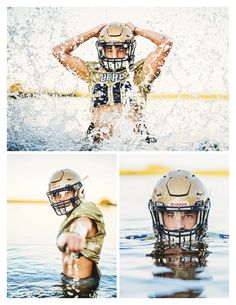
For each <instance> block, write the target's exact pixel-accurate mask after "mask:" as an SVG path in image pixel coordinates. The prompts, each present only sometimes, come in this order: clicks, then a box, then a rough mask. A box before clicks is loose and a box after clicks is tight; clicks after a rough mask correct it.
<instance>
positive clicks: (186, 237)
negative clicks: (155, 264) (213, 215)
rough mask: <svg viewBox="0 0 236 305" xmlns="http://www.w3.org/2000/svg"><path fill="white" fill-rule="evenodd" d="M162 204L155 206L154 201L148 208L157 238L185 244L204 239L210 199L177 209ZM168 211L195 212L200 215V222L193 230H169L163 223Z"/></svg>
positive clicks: (150, 202)
mask: <svg viewBox="0 0 236 305" xmlns="http://www.w3.org/2000/svg"><path fill="white" fill-rule="evenodd" d="M161 204H162V203H158V204H154V203H153V201H152V200H150V201H149V204H148V207H149V211H150V213H151V217H152V222H153V230H154V234H155V236H156V237H157V238H158V239H160V240H163V239H164V240H167V241H168V242H170V243H171V242H175V243H184V242H190V243H191V242H192V241H196V240H197V241H199V240H200V239H201V238H202V237H204V235H205V232H206V230H207V224H208V215H209V210H210V199H209V198H208V199H207V200H206V201H198V202H196V203H195V205H194V206H188V207H176V206H171V207H169V206H168V207H167V206H164V205H163V204H162V205H161ZM167 211H177V212H180V211H181V212H182V211H193V212H197V213H198V220H197V224H196V225H195V227H194V228H193V229H191V230H169V229H167V228H165V227H164V224H163V221H162V217H163V216H162V214H163V212H167Z"/></svg>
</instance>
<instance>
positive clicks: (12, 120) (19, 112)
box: [8, 95, 228, 151]
mask: <svg viewBox="0 0 236 305" xmlns="http://www.w3.org/2000/svg"><path fill="white" fill-rule="evenodd" d="M144 121H145V124H146V126H147V128H148V130H149V132H150V134H151V136H154V137H156V138H157V139H158V141H157V143H150V144H148V143H147V142H145V137H144V136H140V135H136V134H134V133H133V131H132V128H133V125H132V124H131V123H130V122H129V121H128V120H127V119H125V118H124V117H122V118H121V119H119V120H118V121H117V122H116V125H115V128H114V134H113V137H112V139H110V140H105V141H104V142H103V143H101V144H99V145H92V146H91V145H89V146H88V149H93V150H114V151H115V150H120V151H123V150H124V151H125V150H130V151H132V150H227V149H228V103H227V102H225V101H222V100H216V101H207V100H201V101H185V100H174V101H173V100H148V102H147V106H146V108H145V111H144ZM90 122H91V114H90V112H89V99H88V98H72V97H49V96H47V95H42V96H39V97H37V98H22V99H12V98H10V99H9V104H8V150H32V151H35V150H37V151H41V150H48V151H50V150H58V151H65V150H72V151H76V150H84V149H85V150H86V145H87V141H86V140H85V136H86V130H87V128H88V126H89V124H90ZM84 147H85V148H84Z"/></svg>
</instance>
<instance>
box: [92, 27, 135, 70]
mask: <svg viewBox="0 0 236 305" xmlns="http://www.w3.org/2000/svg"><path fill="white" fill-rule="evenodd" d="M106 47H116V48H123V49H125V50H126V55H125V56H124V57H122V58H118V57H117V58H110V57H107V56H106V52H105V48H106ZM135 47H136V41H135V40H134V34H133V32H132V31H131V30H130V28H129V27H128V26H126V25H125V24H122V23H118V22H114V23H111V24H108V25H107V26H105V27H104V28H103V29H102V31H101V32H100V34H99V37H98V40H97V42H96V48H97V52H98V60H99V63H100V65H101V66H102V67H103V68H104V69H106V70H107V71H109V72H118V71H122V70H125V69H129V67H130V65H132V64H133V63H134V52H135Z"/></svg>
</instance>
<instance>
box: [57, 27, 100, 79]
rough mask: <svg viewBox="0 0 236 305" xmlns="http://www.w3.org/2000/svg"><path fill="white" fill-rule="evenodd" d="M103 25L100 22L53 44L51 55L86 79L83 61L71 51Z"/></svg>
mask: <svg viewBox="0 0 236 305" xmlns="http://www.w3.org/2000/svg"><path fill="white" fill-rule="evenodd" d="M104 26H105V24H100V25H98V26H97V27H95V28H92V29H91V30H89V31H87V32H85V33H82V34H78V35H76V36H74V37H72V38H70V39H68V40H66V41H65V42H63V43H61V44H59V45H57V46H55V47H54V48H53V50H52V53H53V55H54V56H55V58H56V59H57V60H58V61H59V62H60V63H61V64H62V65H63V66H64V67H65V68H66V69H68V70H69V71H71V72H72V73H74V74H76V75H77V76H79V77H80V78H81V79H83V80H84V81H88V77H89V73H88V69H87V66H86V63H85V61H84V60H82V59H81V58H79V57H77V56H73V55H72V52H73V51H74V50H75V49H76V48H78V47H79V46H80V45H81V44H82V43H84V42H86V41H87V40H89V39H91V38H93V37H97V36H98V35H99V33H100V31H101V29H102V28H103V27H104Z"/></svg>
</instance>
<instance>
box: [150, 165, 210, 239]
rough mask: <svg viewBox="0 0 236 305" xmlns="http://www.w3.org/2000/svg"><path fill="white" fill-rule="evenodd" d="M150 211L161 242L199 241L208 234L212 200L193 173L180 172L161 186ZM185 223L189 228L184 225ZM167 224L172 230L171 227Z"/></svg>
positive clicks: (172, 172) (164, 179)
mask: <svg viewBox="0 0 236 305" xmlns="http://www.w3.org/2000/svg"><path fill="white" fill-rule="evenodd" d="M149 210H150V213H151V216H152V221H153V229H154V233H155V235H156V237H157V238H158V239H160V240H167V241H169V242H171V241H172V242H178V243H182V242H185V241H190V242H191V241H194V240H195V241H197V240H198V241H199V240H200V239H201V238H202V237H204V236H205V233H206V230H207V224H208V215H209V210H210V199H209V197H208V195H207V191H206V188H205V186H204V185H203V183H202V182H201V181H200V179H199V178H197V177H196V176H195V175H193V174H192V173H190V172H189V171H185V170H176V171H171V172H169V173H168V174H166V175H165V176H163V177H162V178H161V179H160V180H159V181H158V182H157V184H156V186H155V188H154V191H153V194H152V199H151V200H150V201H149ZM180 216H181V217H183V219H184V220H180ZM190 216H191V219H190ZM168 217H169V219H168ZM188 218H189V219H190V220H189V219H188ZM193 219H194V221H193ZM184 221H186V223H187V225H186V226H185V225H183V224H182V222H183V223H184ZM191 221H192V225H191V226H190V225H189V224H190V223H191ZM180 222H181V225H180V224H179V223H180ZM167 223H168V225H169V223H171V224H172V226H171V227H168V225H167Z"/></svg>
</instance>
